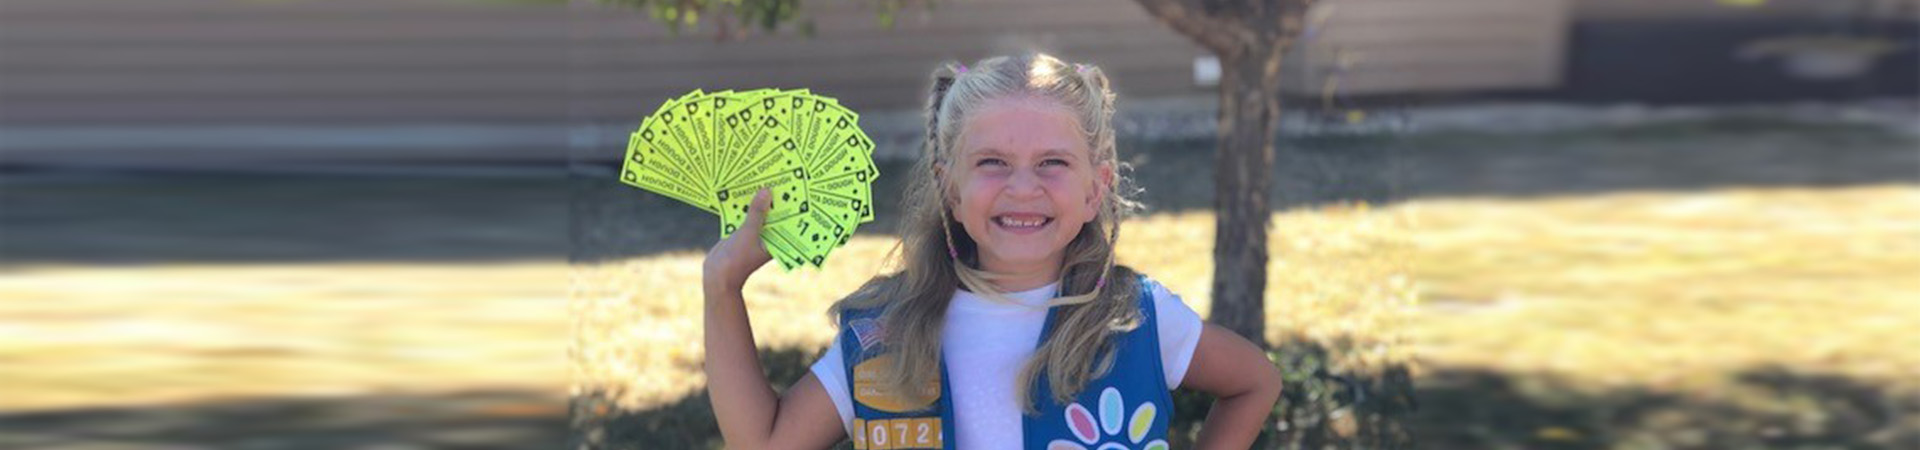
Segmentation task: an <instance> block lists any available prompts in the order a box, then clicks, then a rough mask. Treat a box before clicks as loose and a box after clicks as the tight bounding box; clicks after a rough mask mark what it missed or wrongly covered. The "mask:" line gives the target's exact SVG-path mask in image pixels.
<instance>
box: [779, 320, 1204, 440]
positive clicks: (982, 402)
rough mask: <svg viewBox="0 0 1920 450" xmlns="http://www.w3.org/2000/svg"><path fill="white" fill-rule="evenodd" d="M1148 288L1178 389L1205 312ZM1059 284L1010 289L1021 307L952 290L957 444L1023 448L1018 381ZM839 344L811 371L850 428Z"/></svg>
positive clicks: (950, 354) (950, 352)
mask: <svg viewBox="0 0 1920 450" xmlns="http://www.w3.org/2000/svg"><path fill="white" fill-rule="evenodd" d="M1151 286H1152V289H1153V306H1154V312H1155V315H1156V316H1157V317H1158V319H1159V323H1158V325H1159V331H1160V359H1161V361H1162V362H1163V364H1161V367H1163V368H1165V370H1166V374H1165V375H1166V378H1167V387H1169V388H1173V387H1178V386H1180V380H1181V379H1182V378H1184V377H1185V376H1186V374H1187V364H1188V363H1190V362H1192V361H1193V349H1194V348H1195V347H1196V346H1198V345H1199V344H1200V331H1201V327H1202V324H1201V322H1200V315H1199V314H1197V313H1195V312H1193V309H1192V308H1189V307H1187V304H1186V303H1183V302H1181V300H1180V297H1179V296H1176V295H1173V293H1171V292H1168V291H1167V288H1166V287H1165V286H1161V285H1160V284H1159V283H1152V284H1151ZM1056 289H1059V283H1054V284H1050V285H1047V286H1044V287H1041V288H1039V289H1034V290H1030V291H1022V292H1014V293H1010V294H1008V297H1009V298H1011V299H1013V300H1015V301H1017V302H1019V303H1021V305H1008V304H1002V303H997V302H994V301H992V300H987V299H985V298H981V297H979V296H977V295H974V294H973V293H971V292H967V291H956V292H955V293H954V295H953V303H952V305H951V306H949V307H948V308H947V322H946V328H945V329H943V330H942V331H941V336H940V344H941V349H942V351H943V352H944V358H945V359H946V362H947V375H948V376H949V377H951V379H950V380H948V384H950V385H951V387H952V389H953V392H952V396H953V399H952V401H953V415H954V421H956V422H958V425H957V426H956V428H955V429H954V430H953V431H954V436H955V438H956V439H959V447H958V448H959V449H961V450H988V449H1018V448H1020V446H1021V445H1022V442H1021V438H1022V434H1021V433H1020V430H1021V423H1020V414H1021V411H1020V403H1018V402H1017V401H1016V399H1014V389H1013V387H1014V380H1013V379H1014V377H1015V376H1017V375H1019V371H1020V365H1021V364H1023V363H1025V362H1026V360H1027V357H1029V356H1032V355H1033V350H1034V346H1035V345H1037V344H1038V343H1039V342H1040V329H1041V327H1042V326H1043V325H1045V322H1046V319H1047V310H1046V307H1045V306H1044V305H1045V304H1046V301H1047V300H1049V299H1051V298H1053V297H1054V294H1055V290H1056ZM835 342H836V343H835V345H832V346H829V347H828V349H827V353H826V354H824V355H821V356H820V360H818V361H815V362H814V363H813V376H814V377H817V378H819V379H820V384H821V385H823V386H825V387H826V389H827V395H828V396H830V397H833V407H834V409H836V410H839V412H840V423H841V425H842V426H843V427H844V428H846V429H847V430H849V433H851V430H852V429H853V400H852V398H851V396H849V395H848V394H847V378H846V365H845V364H844V363H843V362H842V358H843V356H842V355H841V354H840V345H839V344H838V341H835ZM1010 430H1011V431H1012V432H1009V431H1010Z"/></svg>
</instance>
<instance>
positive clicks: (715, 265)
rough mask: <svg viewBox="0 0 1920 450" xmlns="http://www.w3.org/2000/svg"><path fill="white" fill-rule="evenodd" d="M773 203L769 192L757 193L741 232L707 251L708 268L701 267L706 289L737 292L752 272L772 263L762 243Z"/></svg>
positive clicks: (765, 190) (771, 256) (741, 226)
mask: <svg viewBox="0 0 1920 450" xmlns="http://www.w3.org/2000/svg"><path fill="white" fill-rule="evenodd" d="M771 203H772V194H770V193H768V191H767V189H765V188H762V189H760V191H759V192H756V193H754V194H753V202H752V203H751V204H750V205H749V206H747V219H746V220H745V221H743V222H741V223H740V229H738V230H734V232H733V235H732V236H728V237H727V238H726V239H722V240H720V243H718V244H714V245H713V249H712V250H708V251H707V261H706V265H705V267H703V268H702V269H703V270H702V272H703V273H702V277H703V280H702V281H703V282H705V283H706V288H707V289H721V290H722V291H731V292H738V291H739V290H740V288H741V287H742V286H745V285H746V284H747V278H748V277H751V276H753V272H755V271H758V270H760V266H764V265H766V264H767V261H771V260H773V255H771V254H768V253H767V249H766V247H763V246H761V244H760V228H761V227H762V226H764V225H766V223H767V209H768V205H769V204H771Z"/></svg>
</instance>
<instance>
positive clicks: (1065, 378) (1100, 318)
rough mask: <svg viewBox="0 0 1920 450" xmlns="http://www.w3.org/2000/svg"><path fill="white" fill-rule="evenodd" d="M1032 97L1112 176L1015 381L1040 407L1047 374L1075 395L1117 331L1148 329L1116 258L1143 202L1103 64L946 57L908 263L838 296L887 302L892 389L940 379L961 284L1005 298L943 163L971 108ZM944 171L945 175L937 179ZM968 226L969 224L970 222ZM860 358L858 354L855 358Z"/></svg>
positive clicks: (911, 391)
mask: <svg viewBox="0 0 1920 450" xmlns="http://www.w3.org/2000/svg"><path fill="white" fill-rule="evenodd" d="M1009 97H1012V98H1034V99H1045V100H1048V101H1052V102H1057V103H1059V104H1060V105H1061V106H1063V107H1065V108H1066V109H1067V110H1069V111H1071V112H1073V114H1074V115H1075V116H1077V117H1078V118H1079V124H1080V129H1081V131H1082V132H1083V133H1084V134H1085V137H1086V140H1087V148H1089V149H1090V150H1091V155H1090V156H1091V161H1092V162H1093V163H1094V165H1095V167H1097V166H1098V165H1099V164H1106V165H1107V166H1108V167H1110V168H1112V170H1113V172H1114V176H1113V181H1112V183H1111V185H1109V186H1106V187H1105V189H1103V190H1101V192H1102V198H1101V201H1100V204H1099V206H1098V208H1099V209H1098V211H1097V212H1096V213H1095V216H1094V219H1093V220H1092V221H1090V222H1087V223H1086V225H1085V226H1083V227H1082V228H1081V230H1080V232H1079V234H1077V235H1076V236H1074V238H1073V240H1072V241H1070V242H1068V243H1067V247H1066V251H1065V253H1066V257H1065V259H1064V260H1063V261H1062V263H1061V266H1062V267H1061V270H1060V274H1061V282H1060V290H1059V293H1060V296H1059V297H1057V298H1055V299H1052V300H1051V301H1049V302H1048V304H1049V305H1052V306H1054V307H1056V308H1059V310H1058V311H1056V313H1055V316H1056V319H1055V322H1054V323H1053V324H1052V325H1053V331H1052V333H1051V335H1050V336H1048V337H1046V338H1045V339H1044V341H1043V342H1042V343H1041V345H1040V347H1039V348H1038V349H1036V350H1035V351H1034V355H1033V357H1031V358H1029V359H1028V360H1027V362H1026V364H1025V365H1024V367H1023V368H1022V370H1021V372H1020V376H1019V377H1018V378H1016V379H1015V380H1016V381H1017V384H1016V388H1015V389H1016V395H1017V396H1018V397H1017V398H1016V401H1020V403H1021V404H1022V405H1025V408H1026V410H1027V412H1028V413H1032V412H1033V401H1032V400H1033V399H1032V398H1031V397H1032V395H1033V394H1032V392H1030V389H1031V388H1033V387H1034V386H1035V382H1036V381H1037V380H1038V379H1039V378H1040V376H1041V374H1045V376H1046V379H1047V382H1048V383H1050V387H1051V388H1052V392H1053V397H1054V398H1053V400H1054V401H1055V402H1059V403H1065V402H1068V401H1071V400H1072V399H1073V398H1074V396H1076V395H1078V393H1079V391H1080V390H1081V389H1082V388H1084V387H1085V385H1086V383H1087V382H1088V381H1089V380H1091V379H1093V378H1095V377H1097V376H1099V375H1101V374H1104V373H1105V372H1106V371H1107V370H1110V369H1111V368H1112V365H1113V355H1112V353H1113V352H1112V349H1113V336H1114V334H1115V333H1118V332H1124V331H1127V330H1131V329H1133V327H1136V326H1138V325H1139V322H1140V320H1141V316H1140V312H1139V310H1138V308H1136V307H1135V303H1134V299H1135V292H1137V289H1138V285H1137V283H1136V281H1135V280H1134V272H1133V271H1132V270H1131V269H1129V268H1127V267H1125V266H1117V265H1115V264H1114V244H1115V241H1116V240H1117V239H1118V237H1119V233H1120V221H1121V219H1122V218H1123V217H1125V216H1126V215H1127V214H1129V213H1131V212H1132V211H1134V210H1135V209H1137V208H1138V207H1139V204H1138V203H1135V202H1134V201H1132V200H1130V199H1129V197H1130V196H1131V194H1132V193H1133V192H1132V190H1133V189H1132V188H1131V187H1130V184H1129V183H1127V181H1126V177H1125V174H1124V169H1125V166H1124V165H1123V164H1121V163H1120V161H1119V158H1118V155H1117V151H1116V149H1115V147H1114V131H1113V124H1112V121H1113V111H1114V108H1113V100H1114V95H1113V92H1112V90H1111V89H1109V87H1108V83H1107V77H1106V75H1105V74H1103V73H1102V72H1101V71H1100V69H1099V68H1098V67H1094V66H1089V65H1081V64H1068V63H1067V62H1065V61H1061V60H1060V59H1058V58H1055V57H1053V56H1049V55H1045V54H1037V53H1034V54H1024V55H1015V56H1002V57H995V58H989V59H985V60H981V61H980V62H978V63H975V64H974V65H973V66H972V67H971V68H969V67H966V66H961V65H958V64H948V65H946V66H944V67H942V68H940V69H938V70H936V71H935V73H934V87H933V89H932V95H931V96H930V98H929V100H928V110H927V116H928V117H927V118H928V120H927V142H926V144H927V148H926V153H925V154H924V155H923V157H922V158H921V160H920V162H919V164H918V165H917V166H916V167H915V168H914V172H913V173H912V174H911V175H910V176H909V178H911V181H910V185H909V187H908V189H907V193H906V196H905V198H903V202H904V204H905V205H904V206H905V208H903V209H904V210H905V211H906V212H907V215H906V217H905V218H904V219H903V220H902V221H901V222H900V227H901V228H900V231H901V233H900V234H901V242H900V245H899V247H896V248H895V249H894V255H893V256H895V257H897V261H898V264H899V266H898V268H899V271H898V272H896V273H893V274H890V275H887V276H883V277H877V278H875V279H874V280H872V281H869V282H868V283H867V284H866V285H865V286H862V287H861V288H860V289H858V290H856V291H855V292H854V293H853V294H851V295H849V296H848V297H847V298H845V299H842V300H841V301H840V302H838V303H836V304H834V306H833V308H832V310H831V311H830V313H829V314H831V315H833V316H835V317H838V316H839V314H840V313H841V311H844V310H846V309H849V308H853V309H867V308H874V307H881V308H884V309H882V310H881V311H882V312H881V322H882V323H883V324H885V327H886V329H887V332H886V333H885V338H884V339H885V340H884V342H885V343H886V344H887V346H888V347H889V348H891V349H892V352H891V353H892V354H893V355H894V356H893V358H892V365H891V367H889V368H888V370H887V371H886V374H885V375H884V377H883V378H882V380H883V383H884V385H886V386H890V387H891V388H892V391H893V392H894V393H897V394H899V395H903V396H907V397H908V398H916V399H917V400H927V399H928V398H927V397H925V395H927V394H930V393H928V392H926V391H925V390H924V389H919V388H910V387H915V386H928V385H929V384H930V383H932V382H933V380H935V379H936V376H937V375H938V370H939V367H940V358H941V356H940V334H941V330H942V329H943V325H944V322H945V318H946V311H947V306H948V304H949V302H950V301H951V300H952V297H953V292H954V291H955V290H956V289H958V288H960V287H961V286H965V287H966V288H967V290H969V291H973V292H975V293H977V294H979V295H981V296H983V297H987V298H990V299H1000V300H1001V301H1006V300H1004V297H1003V294H1002V293H1001V292H999V290H998V289H996V288H995V287H994V286H993V284H992V283H991V281H993V280H994V279H996V278H999V275H997V274H994V273H990V272H987V271H985V270H982V269H980V268H979V267H977V266H978V265H979V260H978V258H979V254H978V252H977V248H976V243H975V242H974V241H973V239H972V238H971V237H970V236H968V235H967V234H966V233H965V232H959V233H955V232H953V230H954V229H955V228H961V227H960V223H959V222H956V221H954V219H953V218H952V214H951V213H950V209H951V207H952V203H951V202H950V200H951V195H950V194H951V193H952V192H953V189H954V185H953V183H952V182H951V180H948V179H947V177H948V176H951V174H952V173H953V171H946V170H940V168H943V167H945V164H947V162H948V161H951V160H952V159H953V158H954V157H955V156H957V155H955V153H954V152H956V151H957V149H956V146H957V145H956V144H957V143H958V142H959V139H960V132H961V130H963V129H964V127H965V123H966V121H967V120H968V119H969V117H970V115H971V114H972V113H973V112H974V111H975V110H977V109H979V107H980V106H981V105H984V104H985V103H986V102H987V101H989V100H992V99H999V98H1009ZM937 173H945V174H948V175H947V176H940V175H936V174H937ZM961 229H963V230H964V228H961ZM848 357H853V355H848Z"/></svg>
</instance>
